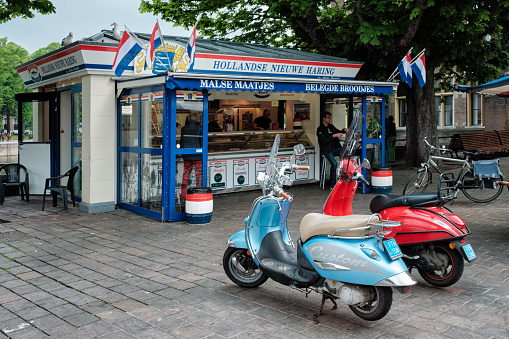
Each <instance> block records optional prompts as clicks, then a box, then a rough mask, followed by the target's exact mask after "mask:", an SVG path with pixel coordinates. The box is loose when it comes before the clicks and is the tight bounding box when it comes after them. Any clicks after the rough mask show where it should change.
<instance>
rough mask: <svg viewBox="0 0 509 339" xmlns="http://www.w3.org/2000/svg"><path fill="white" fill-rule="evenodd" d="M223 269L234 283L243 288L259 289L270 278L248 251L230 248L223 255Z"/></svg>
mask: <svg viewBox="0 0 509 339" xmlns="http://www.w3.org/2000/svg"><path fill="white" fill-rule="evenodd" d="M223 268H224V271H225V273H226V275H227V276H228V278H230V279H231V281H233V282H234V283H236V284H237V285H239V286H242V287H250V288H252V287H258V286H260V285H261V284H263V283H264V282H266V281H267V279H268V278H269V277H268V276H267V275H266V274H265V273H263V272H262V271H261V270H260V269H259V268H258V266H256V264H255V262H254V261H253V258H251V256H250V255H249V254H248V253H247V250H246V249H242V248H234V247H228V248H227V249H226V251H225V252H224V255H223Z"/></svg>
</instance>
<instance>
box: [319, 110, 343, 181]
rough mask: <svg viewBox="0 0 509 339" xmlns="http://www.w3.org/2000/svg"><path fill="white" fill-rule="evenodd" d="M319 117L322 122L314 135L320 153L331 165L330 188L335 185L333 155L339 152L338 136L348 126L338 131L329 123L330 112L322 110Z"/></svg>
mask: <svg viewBox="0 0 509 339" xmlns="http://www.w3.org/2000/svg"><path fill="white" fill-rule="evenodd" d="M321 117H322V123H321V124H320V126H318V128H317V129H316V136H317V137H318V144H319V145H320V154H321V155H322V156H324V157H325V158H326V159H327V161H329V163H330V165H331V167H330V174H329V184H330V187H331V188H332V187H334V186H335V185H336V180H337V179H336V175H337V174H336V171H337V167H338V165H337V162H336V158H335V156H337V155H339V154H340V152H341V142H340V141H339V138H340V137H341V136H342V135H343V134H345V133H347V132H348V128H343V129H342V130H341V131H340V130H339V129H337V128H336V127H335V126H334V125H333V124H331V123H330V121H331V119H332V114H330V112H327V111H326V112H323V113H322V114H321Z"/></svg>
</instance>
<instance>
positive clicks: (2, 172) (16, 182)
mask: <svg viewBox="0 0 509 339" xmlns="http://www.w3.org/2000/svg"><path fill="white" fill-rule="evenodd" d="M22 172H24V173H25V175H24V177H23V175H22ZM29 185H30V181H29V176H28V171H27V169H26V167H25V166H23V165H21V164H16V163H13V164H4V165H0V205H1V204H3V203H4V199H5V190H6V188H7V187H12V186H17V187H19V191H20V193H21V199H22V200H25V196H26V198H27V202H29V199H30V197H29V189H28V188H29Z"/></svg>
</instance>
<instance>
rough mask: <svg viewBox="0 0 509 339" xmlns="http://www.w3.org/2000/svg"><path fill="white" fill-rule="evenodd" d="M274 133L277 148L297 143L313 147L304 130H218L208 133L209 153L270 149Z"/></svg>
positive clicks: (288, 146) (289, 146)
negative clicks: (278, 139)
mask: <svg viewBox="0 0 509 339" xmlns="http://www.w3.org/2000/svg"><path fill="white" fill-rule="evenodd" d="M276 134H279V135H280V138H281V141H280V146H279V148H280V149H281V150H282V149H285V148H293V146H295V145H297V144H303V145H304V146H305V147H313V145H312V144H311V142H310V141H309V138H308V137H307V135H306V133H305V132H304V131H300V130H299V131H296V130H289V131H282V130H275V131H263V132H255V131H252V132H219V133H209V135H208V137H209V145H208V146H209V147H208V151H209V154H210V153H217V152H236V151H257V150H267V149H268V150H270V148H271V147H272V143H273V142H274V138H275V137H276Z"/></svg>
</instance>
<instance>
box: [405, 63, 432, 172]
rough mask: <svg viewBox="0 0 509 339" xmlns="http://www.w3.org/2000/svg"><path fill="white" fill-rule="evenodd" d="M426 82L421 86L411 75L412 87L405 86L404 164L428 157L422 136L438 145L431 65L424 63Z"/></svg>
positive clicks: (418, 163)
mask: <svg viewBox="0 0 509 339" xmlns="http://www.w3.org/2000/svg"><path fill="white" fill-rule="evenodd" d="M426 66H427V67H426V84H425V85H424V86H423V87H421V86H420V85H419V82H418V80H417V78H416V77H415V76H414V77H413V82H412V88H409V87H408V85H405V86H407V87H406V90H407V92H406V93H407V94H406V99H407V121H406V164H407V165H408V166H419V165H420V164H421V163H422V162H425V161H426V159H427V157H428V152H429V149H428V147H427V146H426V144H425V143H424V137H427V140H428V142H429V143H430V144H431V145H433V146H437V145H438V135H437V114H436V112H435V89H434V76H433V67H431V66H430V65H426Z"/></svg>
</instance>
